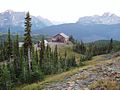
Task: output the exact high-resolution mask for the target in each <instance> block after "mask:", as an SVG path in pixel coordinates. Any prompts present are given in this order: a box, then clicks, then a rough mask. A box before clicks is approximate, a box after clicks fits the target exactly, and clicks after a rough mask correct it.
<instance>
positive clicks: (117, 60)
mask: <svg viewBox="0 0 120 90" xmlns="http://www.w3.org/2000/svg"><path fill="white" fill-rule="evenodd" d="M118 55H119V54H118ZM85 64H86V65H85V66H83V67H80V68H75V69H72V70H71V71H67V72H64V73H61V74H57V75H54V76H48V77H47V78H46V79H45V80H44V81H42V82H38V83H34V84H31V85H27V86H25V87H21V88H20V87H19V88H16V89H17V90H28V89H29V90H39V89H42V90H66V89H67V90H72V89H74V90H86V89H87V90H89V89H100V90H101V88H104V89H105V90H110V88H112V90H119V89H120V56H116V54H112V55H110V54H109V55H100V56H96V57H94V58H93V59H92V60H91V61H87V62H86V63H85ZM109 80H111V82H109ZM112 80H114V81H112ZM100 82H101V83H100ZM102 82H105V83H102ZM98 85H99V87H98ZM103 85H106V86H105V87H103Z"/></svg>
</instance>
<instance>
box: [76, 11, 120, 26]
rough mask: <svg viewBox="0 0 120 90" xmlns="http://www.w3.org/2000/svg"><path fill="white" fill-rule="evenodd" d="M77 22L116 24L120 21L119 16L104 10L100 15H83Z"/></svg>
mask: <svg viewBox="0 0 120 90" xmlns="http://www.w3.org/2000/svg"><path fill="white" fill-rule="evenodd" d="M77 23H80V24H107V25H109V24H118V23H120V17H119V16H117V15H115V14H113V13H109V12H105V13H104V14H103V15H102V16H99V15H94V16H85V17H81V18H79V20H78V21H77Z"/></svg>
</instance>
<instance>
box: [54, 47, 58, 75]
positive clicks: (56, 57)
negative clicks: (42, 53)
mask: <svg viewBox="0 0 120 90" xmlns="http://www.w3.org/2000/svg"><path fill="white" fill-rule="evenodd" d="M54 68H55V73H56V72H57V70H58V48H57V45H55V50H54Z"/></svg>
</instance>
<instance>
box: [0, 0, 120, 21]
mask: <svg viewBox="0 0 120 90" xmlns="http://www.w3.org/2000/svg"><path fill="white" fill-rule="evenodd" d="M5 10H13V11H20V12H21V11H26V12H27V11H29V12H30V14H31V15H35V16H41V17H44V18H47V19H49V20H51V21H57V22H58V21H59V22H69V23H72V22H76V21H77V20H78V19H79V18H80V17H83V16H91V15H102V14H103V13H104V12H111V13H115V14H116V15H119V16H120V0H0V12H4V11H5Z"/></svg>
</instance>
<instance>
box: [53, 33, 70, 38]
mask: <svg viewBox="0 0 120 90" xmlns="http://www.w3.org/2000/svg"><path fill="white" fill-rule="evenodd" d="M57 35H61V36H63V37H64V38H69V36H67V35H66V34H64V33H59V34H57ZM57 35H55V36H57ZM55 36H54V37H55Z"/></svg>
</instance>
